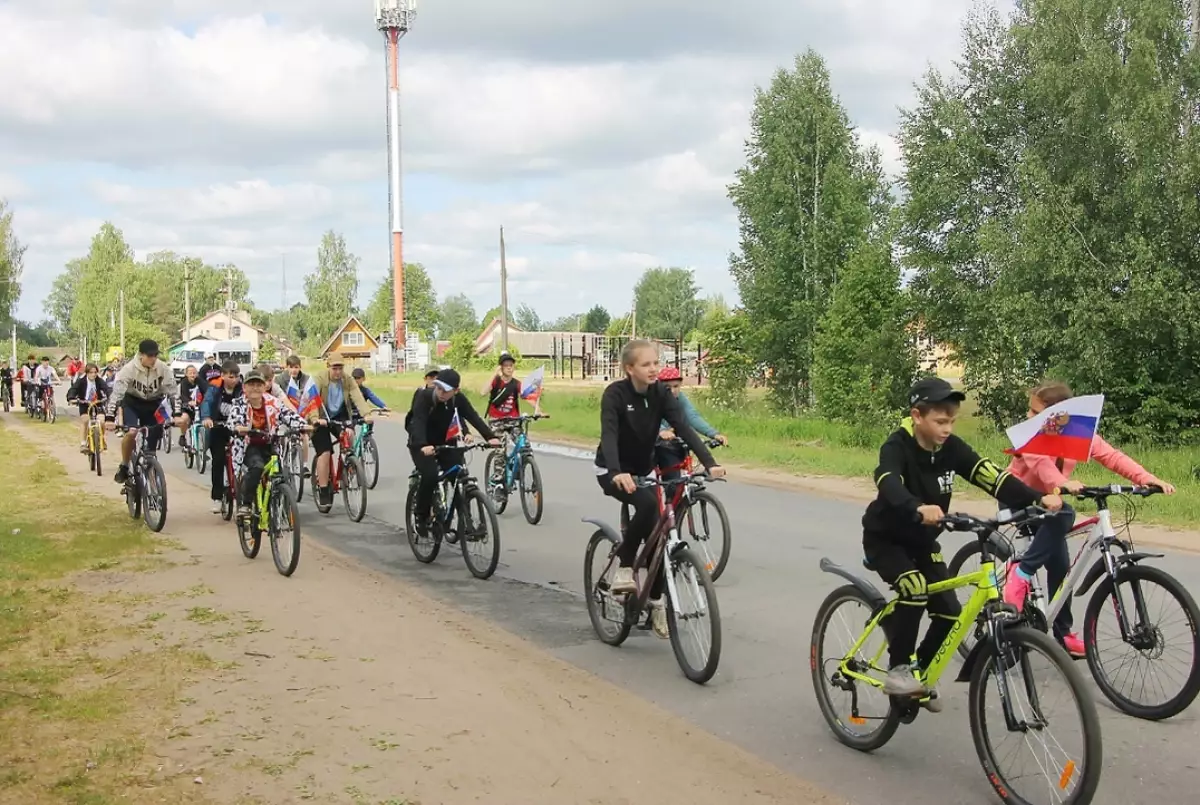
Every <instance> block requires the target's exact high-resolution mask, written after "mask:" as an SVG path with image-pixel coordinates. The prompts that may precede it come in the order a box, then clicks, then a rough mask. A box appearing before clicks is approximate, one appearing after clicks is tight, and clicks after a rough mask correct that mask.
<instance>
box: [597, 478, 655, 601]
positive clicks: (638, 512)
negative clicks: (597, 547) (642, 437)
mask: <svg viewBox="0 0 1200 805" xmlns="http://www.w3.org/2000/svg"><path fill="white" fill-rule="evenodd" d="M613 477H614V476H613V474H612V473H611V472H610V473H607V474H605V475H598V476H596V480H597V481H599V482H600V488H601V489H603V490H604V494H606V495H608V496H609V497H611V498H616V499H617V500H619V501H621V502H622V503H627V504H629V508H630V509H632V510H633V512H632V514H631V515H630V517H629V525H628V526H626V528H625V534H624V537H623V539H622V540H621V545H620V546H619V547H618V548H617V558H618V559H619V560H620V562H621V567H633V563H634V562H636V561H637V555H638V549H639V548H641V547H642V543H643V542H645V541H646V538H647V537H649V536H650V534H651V533H652V532H653V531H654V527H655V526H656V525H658V493H657V491H656V490H655V489H654V488H653V487H651V488H648V489H646V488H637V489H634V490H633V493H632V494H630V493H628V492H626V491H624V490H622V489H618V488H617V487H616V486H614V485H613V482H612V479H613ZM662 594H663V575H662V573H661V572H659V574H658V575H656V576H655V577H654V583H653V585H652V586H651V588H650V597H651V598H661V597H662Z"/></svg>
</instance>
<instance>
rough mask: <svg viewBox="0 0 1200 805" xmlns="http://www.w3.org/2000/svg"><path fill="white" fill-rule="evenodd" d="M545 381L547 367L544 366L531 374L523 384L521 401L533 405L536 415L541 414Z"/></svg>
mask: <svg viewBox="0 0 1200 805" xmlns="http://www.w3.org/2000/svg"><path fill="white" fill-rule="evenodd" d="M545 380H546V366H545V364H543V365H541V366H539V367H538V368H536V369H534V370H533V371H532V372H530V373H529V377H527V378H525V381H524V382H523V383H521V399H522V400H529V401H530V402H531V403H533V410H534V413H540V412H541V404H542V388H543V384H544V382H545Z"/></svg>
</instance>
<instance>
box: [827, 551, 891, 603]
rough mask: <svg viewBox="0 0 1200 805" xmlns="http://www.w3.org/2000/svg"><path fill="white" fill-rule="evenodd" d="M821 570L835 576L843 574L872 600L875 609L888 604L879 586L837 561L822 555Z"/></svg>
mask: <svg viewBox="0 0 1200 805" xmlns="http://www.w3.org/2000/svg"><path fill="white" fill-rule="evenodd" d="M821 570H822V571H823V572H825V573H832V574H833V575H835V576H841V577H842V578H843V579H845V580H846V581H848V582H850V583H851V584H853V585H854V586H855V587H857V588H858V591H859V592H861V593H862V594H863V595H865V596H866V597H867V601H868V602H870V604H871V608H872V609H873V610H874V609H881V608H883V607H885V606H887V599H886V598H884V597H883V593H881V592H879V588H878V587H876V586H875V585H874V584H872V583H871V582H869V581H867V580H866V579H864V578H862V577H861V576H857V575H855V574H854V573H851V572H850V571H849V570H846V568H844V567H842V566H841V565H839V564H838V563H837V562H834V561H831V560H830V559H827V558H824V557H822V559H821Z"/></svg>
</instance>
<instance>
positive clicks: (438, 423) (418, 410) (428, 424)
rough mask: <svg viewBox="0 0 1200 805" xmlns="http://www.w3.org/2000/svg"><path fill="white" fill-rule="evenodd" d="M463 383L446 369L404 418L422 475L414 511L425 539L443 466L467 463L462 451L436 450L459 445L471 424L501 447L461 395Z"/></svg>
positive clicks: (410, 447) (416, 397) (419, 395)
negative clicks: (430, 509)
mask: <svg viewBox="0 0 1200 805" xmlns="http://www.w3.org/2000/svg"><path fill="white" fill-rule="evenodd" d="M461 382H462V381H461V378H459V376H458V372H456V371H454V370H453V369H442V370H441V371H440V372H438V373H437V377H436V378H434V381H433V385H432V386H430V387H429V388H425V389H421V390H419V391H418V392H417V393H416V394H414V395H413V403H412V409H411V410H410V411H409V412H408V415H407V416H406V417H405V418H404V429H405V430H407V431H408V452H409V453H410V454H411V456H412V460H413V466H414V467H416V469H417V471H418V472H420V473H421V484H420V486H419V487H418V488H417V501H416V507H415V508H414V510H413V520H414V522H415V524H416V527H417V532H418V533H419V534H421V536H425V534H426V533H427V529H428V527H429V508H430V506H431V505H432V504H433V492H434V490H435V489H436V488H437V478H438V468H439V465H440V467H441V468H442V469H449V468H450V467H453V466H454V465H455V464H461V463H462V461H463V456H462V452H461V451H458V450H449V451H446V452H443V453H437V452H436V449H435V448H437V447H441V446H444V445H447V444H452V443H456V442H457V441H458V439H459V438H461V437H462V436H465V435H466V433H467V429H466V425H467V424H468V423H469V424H470V425H471V426H472V427H473V428H475V430H477V431H479V432H480V434H482V435H483V437H484V438H485V439H487V440H488V444H490V445H492V446H493V447H499V446H500V440H499V439H497V438H496V434H495V433H493V432H492V429H491V428H489V427H488V424H487V423H486V422H484V421H483V419H482V418H481V417H480V416H479V414H478V413H477V412H476V411H475V406H473V405H471V401H470V400H468V399H467V398H466V397H465V396H463V395H461V394H459V393H458V387H459V384H460V383H461ZM463 420H466V422H463Z"/></svg>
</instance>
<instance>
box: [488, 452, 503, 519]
mask: <svg viewBox="0 0 1200 805" xmlns="http://www.w3.org/2000/svg"><path fill="white" fill-rule="evenodd" d="M503 455H504V454H503V453H500V452H499V451H496V450H493V451H491V452H490V453H488V457H487V461H486V462H484V465H483V478H484V483H486V484H487V488H488V493H489V496H490V497H491V498H492V508H493V509H495V510H496V514H498V515H499V514H504V511H505V509H507V508H508V485H507V484H506V483H505V480H506V478H505V477H504V476H505V473H507V471H508V470H507V468H506V467H505V464H504V459H503ZM497 465H498V466H499V472H500V475H499V476H498V479H499V482H498V483H497V475H496V472H497Z"/></svg>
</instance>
